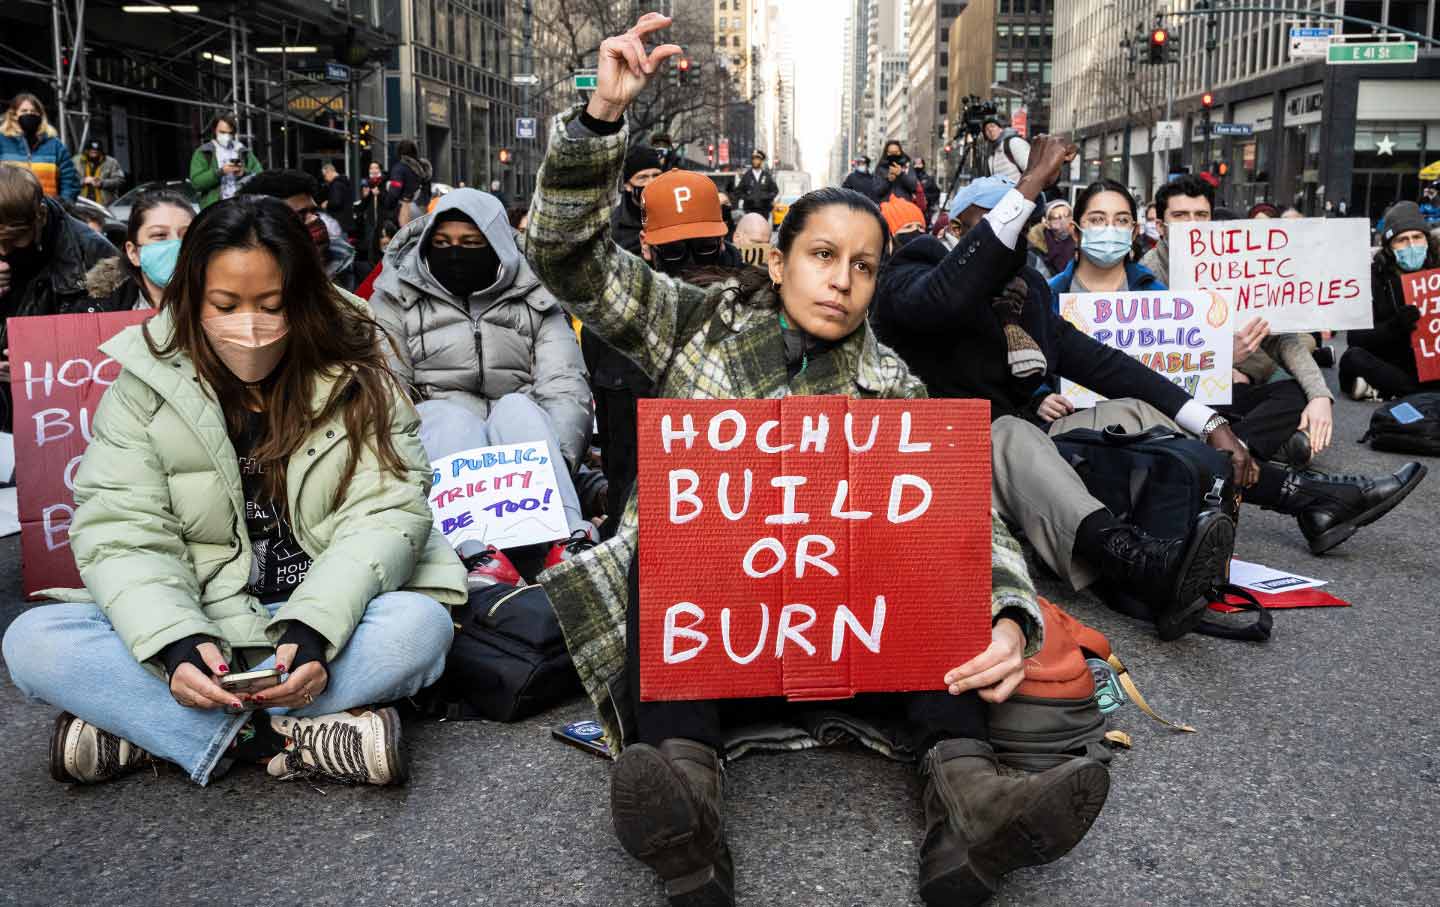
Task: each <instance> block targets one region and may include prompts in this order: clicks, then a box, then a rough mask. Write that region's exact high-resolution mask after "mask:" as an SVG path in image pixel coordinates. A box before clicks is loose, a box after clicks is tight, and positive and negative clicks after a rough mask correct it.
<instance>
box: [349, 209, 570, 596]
mask: <svg viewBox="0 0 1440 907" xmlns="http://www.w3.org/2000/svg"><path fill="white" fill-rule="evenodd" d="M384 265H385V266H384V270H382V271H381V272H380V276H379V277H378V278H376V280H375V292H374V294H373V295H372V296H371V297H370V304H371V306H372V307H373V308H374V310H375V317H376V319H377V320H379V322H380V323H381V324H383V325H384V326H385V330H386V331H387V332H388V333H389V335H390V338H391V340H393V341H394V349H393V350H389V352H390V360H391V365H392V366H393V367H394V369H395V373H396V374H397V375H399V376H400V380H401V381H402V382H404V383H405V385H406V386H407V387H410V388H412V389H413V393H414V394H415V396H416V399H418V400H419V401H420V402H419V404H418V406H417V408H418V409H419V411H420V439H421V441H422V443H423V444H424V446H425V450H426V452H427V453H428V454H429V458H430V459H431V460H438V459H440V458H442V457H447V456H450V455H451V454H456V453H460V452H461V451H465V450H470V449H472V448H476V447H488V446H490V445H492V444H523V443H534V442H543V443H544V444H545V445H546V448H547V449H548V450H549V456H550V460H551V462H552V463H554V465H555V480H556V482H557V491H558V492H559V495H560V502H561V504H562V505H563V507H564V510H565V517H566V523H567V525H568V527H569V529H570V533H571V535H570V538H569V539H568V540H567V541H564V542H557V543H556V544H555V545H554V546H553V547H552V549H551V550H550V552H549V554H548V558H549V560H548V563H559V561H560V560H562V559H564V558H568V557H569V556H570V555H571V554H573V553H575V552H577V551H580V550H583V549H584V548H586V547H589V546H590V545H591V544H593V542H594V539H595V527H594V526H593V525H591V524H590V522H589V521H588V520H586V519H585V517H584V516H583V515H582V513H581V509H580V501H579V498H578V496H577V495H576V492H575V485H574V482H573V481H572V480H571V476H572V475H573V474H574V472H575V470H576V468H577V467H578V466H579V465H580V460H581V458H582V457H583V456H584V454H585V450H586V448H587V439H588V438H589V436H590V420H591V408H590V388H589V387H588V386H587V385H586V383H585V363H584V361H583V360H582V359H581V357H580V346H579V344H578V343H577V342H576V340H575V332H574V331H573V330H571V328H570V322H569V320H568V319H567V318H566V317H565V313H564V312H563V311H562V310H561V309H560V306H558V305H557V304H556V303H555V300H554V298H553V297H552V296H551V295H550V293H549V291H548V290H546V289H545V287H543V286H541V284H540V281H539V279H538V278H536V276H535V275H534V274H533V273H531V271H530V267H529V265H527V264H526V263H525V259H524V258H523V257H521V255H520V251H519V249H518V248H516V246H515V234H514V233H513V232H512V231H511V229H510V222H509V220H507V218H506V215H505V209H504V208H503V207H502V206H501V204H500V200H499V199H497V198H496V197H495V196H493V195H491V194H489V193H488V192H481V191H480V190H479V189H456V190H454V191H452V192H449V193H446V194H445V196H443V197H442V198H441V199H440V200H439V204H438V205H436V207H435V210H434V211H433V212H432V213H430V214H425V215H421V216H420V217H418V218H416V219H415V220H413V221H411V222H410V223H408V224H406V225H405V226H404V227H401V228H400V232H399V234H397V235H396V237H395V238H394V239H393V240H392V241H391V242H390V245H389V247H388V248H387V249H386V251H385V260H384ZM387 349H388V348H387ZM460 553H461V555H462V556H464V557H465V558H466V559H467V562H468V564H469V566H470V567H471V568H472V572H471V582H472V584H474V585H477V586H479V585H486V584H489V583H493V582H496V581H499V582H511V583H513V582H518V579H519V574H518V573H517V572H516V571H515V568H514V566H513V565H512V564H511V563H510V562H509V559H508V558H507V557H506V556H505V555H504V554H503V553H501V552H498V551H496V550H495V549H494V548H491V547H487V546H485V545H481V544H479V543H476V542H467V543H463V544H462V545H461V548H460Z"/></svg>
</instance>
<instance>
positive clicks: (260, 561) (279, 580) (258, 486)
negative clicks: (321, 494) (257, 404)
mask: <svg viewBox="0 0 1440 907" xmlns="http://www.w3.org/2000/svg"><path fill="white" fill-rule="evenodd" d="M263 419H264V417H263V416H262V415H261V414H260V413H250V414H249V415H248V418H247V419H246V422H245V431H244V432H243V434H242V435H241V436H240V437H239V438H236V439H235V453H236V454H237V455H238V457H239V460H240V484H241V486H242V488H243V489H244V493H245V529H246V531H247V533H248V534H249V536H250V549H251V553H252V554H253V555H254V557H253V559H252V560H251V562H250V582H249V583H248V585H247V586H246V590H247V591H248V592H249V593H250V594H251V595H254V596H255V597H257V598H259V599H260V601H262V602H264V603H265V604H267V605H269V604H274V603H275V602H279V601H284V600H285V599H287V598H289V597H290V593H292V592H294V591H295V588H296V587H297V586H299V585H300V581H301V580H303V579H304V578H305V574H307V573H309V572H310V564H311V557H310V555H308V554H306V553H305V549H303V548H301V547H300V543H299V542H298V541H296V540H295V533H294V531H293V530H292V529H291V528H290V521H289V520H287V519H285V517H284V516H283V514H282V513H281V511H282V508H281V507H279V506H276V505H275V504H274V503H272V502H271V501H270V500H269V499H268V498H267V497H266V495H265V487H264V485H265V479H264V476H265V473H264V471H263V470H262V469H261V466H260V463H259V461H257V460H255V459H254V458H253V457H251V456H250V452H251V451H252V450H254V449H255V445H256V443H257V442H258V441H259V439H260V434H261V432H262V431H263V427H264V426H263Z"/></svg>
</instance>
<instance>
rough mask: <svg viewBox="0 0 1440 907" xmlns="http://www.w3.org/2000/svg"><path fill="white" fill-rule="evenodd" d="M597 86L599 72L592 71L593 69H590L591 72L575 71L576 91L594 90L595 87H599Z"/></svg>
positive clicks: (598, 83) (598, 84)
mask: <svg viewBox="0 0 1440 907" xmlns="http://www.w3.org/2000/svg"><path fill="white" fill-rule="evenodd" d="M599 87H600V74H599V73H597V72H594V71H593V70H592V71H591V72H577V73H575V90H576V91H594V90H595V89H597V88H599Z"/></svg>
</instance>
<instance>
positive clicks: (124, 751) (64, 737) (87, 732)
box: [50, 712, 154, 784]
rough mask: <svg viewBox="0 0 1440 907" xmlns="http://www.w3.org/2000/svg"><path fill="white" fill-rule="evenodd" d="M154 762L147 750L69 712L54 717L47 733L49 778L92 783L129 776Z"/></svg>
mask: <svg viewBox="0 0 1440 907" xmlns="http://www.w3.org/2000/svg"><path fill="white" fill-rule="evenodd" d="M152 761H154V757H152V756H151V755H150V754H149V753H147V752H145V751H144V750H142V749H141V748H140V747H138V746H136V745H135V744H133V743H131V742H130V741H128V740H122V739H120V738H119V737H116V736H115V735H114V734H112V733H110V732H109V731H102V730H100V729H99V728H98V727H96V726H95V725H93V724H91V723H89V722H88V721H81V720H80V719H79V718H76V717H75V716H74V715H72V714H70V713H69V712H61V713H60V714H59V715H58V716H57V717H56V718H55V730H54V732H53V733H51V735H50V777H52V778H54V779H55V780H56V781H64V782H75V781H78V782H80V783H81V784H95V783H97V782H100V781H109V780H110V779H111V778H118V777H120V776H121V775H128V774H130V773H131V772H133V771H135V770H136V769H138V768H140V767H142V766H145V765H149V764H150V763H151V762H152Z"/></svg>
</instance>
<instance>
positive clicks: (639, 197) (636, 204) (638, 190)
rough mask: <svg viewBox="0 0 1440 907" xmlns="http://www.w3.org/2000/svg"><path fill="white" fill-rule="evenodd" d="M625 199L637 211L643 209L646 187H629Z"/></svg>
mask: <svg viewBox="0 0 1440 907" xmlns="http://www.w3.org/2000/svg"><path fill="white" fill-rule="evenodd" d="M625 200H626V201H627V202H629V203H630V207H632V208H634V209H635V210H636V211H640V210H643V209H644V207H645V187H644V186H631V187H630V188H629V189H626V190H625Z"/></svg>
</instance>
